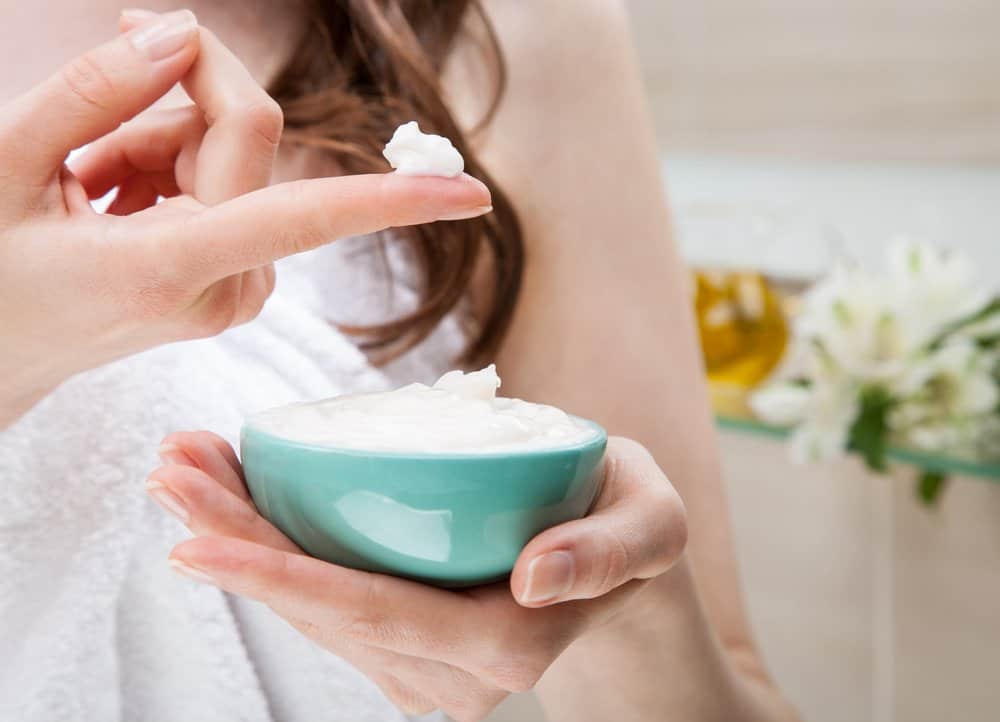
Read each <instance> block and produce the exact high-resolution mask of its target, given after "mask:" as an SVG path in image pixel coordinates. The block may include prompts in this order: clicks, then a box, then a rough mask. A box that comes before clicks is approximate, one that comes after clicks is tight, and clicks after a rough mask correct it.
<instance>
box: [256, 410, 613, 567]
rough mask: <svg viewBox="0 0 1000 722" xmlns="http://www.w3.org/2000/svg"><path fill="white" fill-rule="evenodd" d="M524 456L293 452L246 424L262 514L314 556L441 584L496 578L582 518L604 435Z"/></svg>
mask: <svg viewBox="0 0 1000 722" xmlns="http://www.w3.org/2000/svg"><path fill="white" fill-rule="evenodd" d="M585 423H587V424H590V425H592V426H593V427H594V428H595V430H596V431H597V434H596V436H595V437H594V439H592V440H588V441H586V442H584V443H583V444H579V445H577V446H572V447H565V448H557V449H545V450H532V451H523V452H500V453H487V454H474V453H461V454H460V453H411V452H406V453H398V452H367V451H359V450H356V449H334V448H330V447H325V446H313V445H309V444H299V443H296V442H294V441H289V440H286V439H281V438H278V437H276V436H272V435H269V434H266V433H263V432H261V431H259V430H257V429H254V428H252V427H249V426H244V428H243V431H242V434H241V455H242V458H243V467H244V472H245V474H246V479H247V485H248V486H249V488H250V493H251V494H252V496H253V499H254V502H255V503H256V504H257V507H258V508H259V509H260V511H261V513H262V514H263V515H264V516H265V517H266V518H268V519H269V520H270V521H271V522H272V523H274V524H275V525H276V526H277V527H278V528H280V529H281V530H282V531H283V532H284V533H285V534H287V535H288V536H289V537H290V538H291V539H292V540H294V541H295V543H296V544H298V545H299V546H301V547H302V548H303V549H304V550H305V551H306V552H307V553H309V554H311V555H312V556H315V557H318V558H320V559H324V560H326V561H329V562H332V563H334V564H341V565H344V566H349V567H354V568H357V569H367V570H370V571H378V572H385V573H389V574H395V575H397V576H404V577H409V578H413V579H418V580H420V581H424V582H429V583H432V584H437V585H440V586H467V585H474V584H482V583H486V582H490V581H495V580H498V579H502V578H503V577H505V576H506V575H508V574H509V573H510V570H511V569H512V568H513V565H514V562H515V560H516V559H517V555H518V554H519V553H520V551H521V549H522V548H523V547H524V545H525V544H526V543H527V542H528V541H529V540H530V539H531V538H532V537H534V536H535V535H536V534H538V533H539V532H541V531H543V530H545V529H547V528H549V527H551V526H554V525H556V524H561V523H563V522H566V521H569V520H572V519H577V518H580V517H581V516H583V515H584V514H585V513H586V512H587V510H588V508H589V507H590V505H591V503H592V502H593V499H594V496H595V495H596V493H597V487H598V485H599V483H600V475H601V466H602V464H601V460H602V458H603V455H604V449H605V446H606V444H607V434H606V433H605V432H604V430H603V429H602V428H601V427H600V426H598V425H597V424H593V423H592V422H589V421H585Z"/></svg>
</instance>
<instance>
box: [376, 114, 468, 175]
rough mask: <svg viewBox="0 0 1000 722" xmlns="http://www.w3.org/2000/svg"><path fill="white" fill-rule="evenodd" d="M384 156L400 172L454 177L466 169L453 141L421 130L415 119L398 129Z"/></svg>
mask: <svg viewBox="0 0 1000 722" xmlns="http://www.w3.org/2000/svg"><path fill="white" fill-rule="evenodd" d="M382 155H384V156H385V159H386V160H387V161H389V165H391V166H392V167H393V168H395V169H396V172H397V173H399V174H400V175H431V176H441V177H443V178H454V177H455V176H457V175H460V174H461V173H462V171H463V170H465V159H464V158H462V154H461V153H459V152H458V149H457V148H455V146H454V145H452V143H451V141H450V140H448V139H447V138H445V137H444V136H441V135H434V134H433V133H423V132H421V131H420V126H419V125H417V121H415V120H411V121H410V122H409V123H403V124H402V125H401V126H399V127H398V128H396V132H395V133H393V134H392V138H391V139H390V140H389V142H388V143H386V144H385V148H384V149H383V150H382Z"/></svg>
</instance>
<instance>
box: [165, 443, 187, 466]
mask: <svg viewBox="0 0 1000 722" xmlns="http://www.w3.org/2000/svg"><path fill="white" fill-rule="evenodd" d="M157 453H158V454H159V455H160V458H161V459H163V463H165V464H180V465H182V466H195V463H194V461H193V460H192V459H191V457H190V456H188V455H187V454H185V453H184V452H183V451H181V447H179V446H178V445H177V444H161V445H160V448H159V450H158V451H157Z"/></svg>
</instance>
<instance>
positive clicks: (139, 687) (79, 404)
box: [0, 239, 462, 722]
mask: <svg viewBox="0 0 1000 722" xmlns="http://www.w3.org/2000/svg"><path fill="white" fill-rule="evenodd" d="M393 257H395V258H397V259H398V258H400V256H399V254H395V255H393ZM382 258H383V256H382V255H381V254H379V253H377V252H376V251H375V250H374V244H373V241H372V239H349V240H347V241H340V242H338V243H336V244H334V245H333V246H330V247H327V248H324V249H320V250H319V251H315V252H312V253H310V254H307V255H306V256H302V257H297V258H291V259H286V260H285V261H283V262H282V263H281V264H279V270H278V287H277V290H276V292H275V294H274V296H272V298H271V299H270V300H269V301H268V303H267V305H266V307H265V310H264V312H263V313H262V315H261V317H260V318H258V319H257V320H255V321H254V322H252V323H251V324H249V325H246V326H244V327H241V328H238V329H233V330H231V331H229V332H227V333H225V334H223V335H222V336H220V337H217V338H214V339H207V340H202V341H195V342H186V343H177V344H170V345H168V346H163V347H160V348H158V349H154V350H151V351H148V352H146V353H142V354H139V355H137V356H133V357H131V358H127V359H124V360H121V361H118V362H116V363H113V364H110V365H107V366H104V367H102V368H99V369H95V370H92V371H89V372H86V373H83V374H80V375H78V376H76V377H74V378H72V379H70V380H69V381H67V382H66V383H64V384H63V385H62V386H61V387H60V388H59V389H57V390H56V391H55V392H54V393H53V394H51V395H50V396H49V397H48V398H46V399H45V400H44V401H42V402H41V403H40V404H39V405H37V406H36V407H35V408H34V409H32V410H31V411H30V412H29V413H28V414H27V415H25V416H24V417H22V418H21V419H20V420H18V421H17V422H16V423H15V424H14V425H13V426H12V427H10V428H8V429H6V430H4V431H0V720H4V721H6V720H17V722H63V721H67V722H68V721H70V720H73V721H75V720H88V721H89V720H100V721H101V722H115V721H119V720H120V721H122V722H126V721H127V722H142V721H148V722H184V721H186V720H197V721H198V722H236V721H244V720H245V721H247V722H258V721H260V722H272V721H274V722H277V721H278V720H280V721H281V722H317V720H323V721H324V722H339V721H343V722H365V721H367V720H371V721H372V722H374V721H375V720H378V722H385V721H386V720H393V719H403V718H402V717H401V716H400V715H399V713H398V712H396V711H395V710H394V708H393V707H392V706H391V705H390V704H389V703H388V702H387V701H386V700H385V699H384V698H383V697H382V696H381V694H380V693H379V692H378V690H377V688H375V687H374V685H372V684H371V683H370V682H368V681H367V680H366V679H365V678H364V677H363V676H362V675H361V674H360V673H358V672H356V671H355V670H354V669H353V668H351V667H350V666H349V665H348V664H346V663H345V662H343V661H342V660H340V659H338V658H337V657H335V656H334V655H332V654H330V653H328V652H326V651H324V650H321V649H319V648H318V647H315V646H314V645H312V644H311V643H310V642H308V641H307V640H305V639H304V638H302V637H300V636H299V635H298V634H297V633H296V632H295V631H294V630H292V629H291V627H289V626H288V625H287V624H285V623H284V622H283V621H282V620H280V619H278V618H277V617H276V616H274V615H273V614H272V613H271V612H270V611H269V610H267V609H266V608H264V607H263V606H261V605H257V604H255V603H252V602H248V601H246V600H242V599H237V598H234V597H230V596H228V595H226V594H224V593H222V592H221V591H219V590H217V589H215V588H213V587H211V586H207V585H199V584H196V583H193V582H191V581H190V580H187V579H184V578H181V577H179V576H177V575H176V574H174V573H172V572H171V571H170V570H169V568H168V566H167V564H166V561H165V559H166V555H167V553H168V551H169V550H170V548H171V546H172V545H173V544H175V543H176V542H177V541H179V540H181V539H183V538H184V536H185V535H186V534H187V532H186V531H185V530H184V529H183V527H182V526H181V525H180V524H179V523H177V522H176V521H174V520H173V519H172V518H170V517H168V516H167V515H166V514H164V513H163V512H162V511H161V510H160V509H159V508H158V507H156V506H155V504H153V503H152V502H151V501H150V500H149V499H148V498H147V495H146V494H145V490H144V486H143V480H144V478H145V477H146V475H147V474H148V473H149V471H151V470H152V469H153V468H154V467H155V466H157V465H158V464H159V462H158V460H157V456H156V449H157V447H158V445H159V441H160V439H161V438H162V437H163V436H164V435H165V434H167V433H169V432H170V431H175V430H181V429H198V428H207V429H212V430H214V431H217V432H218V433H220V434H222V435H223V436H225V437H227V438H228V439H229V440H230V441H232V442H235V441H236V436H237V434H238V430H239V426H240V423H241V421H242V418H243V416H244V414H246V413H249V412H252V411H256V410H260V409H262V408H265V407H267V406H271V405H276V404H281V403H287V402H290V401H296V400H304V399H315V398H321V397H325V396H330V395H334V394H339V393H344V392H348V391H357V390H377V389H383V388H388V387H390V386H393V385H398V384H399V383H403V382H409V381H413V380H433V378H434V377H435V376H436V375H438V374H439V373H440V372H441V371H443V370H444V367H445V366H446V365H447V363H448V359H449V358H450V357H451V356H453V354H454V353H455V352H456V351H457V350H458V348H459V346H460V345H461V343H462V334H461V332H460V331H459V329H458V326H457V324H456V322H455V321H454V319H449V320H448V321H446V322H445V323H444V324H442V326H441V327H440V328H439V329H438V330H437V331H436V332H435V333H434V334H433V335H432V337H431V338H430V339H429V340H428V341H427V342H425V343H424V344H422V346H421V347H420V349H418V350H417V352H416V353H414V354H412V355H410V356H409V357H408V358H407V359H405V360H404V361H401V362H398V363H396V364H394V365H392V366H390V367H388V368H385V369H375V368H373V367H372V366H371V365H370V364H369V363H368V361H367V360H366V358H365V357H364V356H363V355H362V354H361V353H360V352H359V351H358V350H357V349H356V348H355V346H354V345H353V344H352V343H351V341H350V340H349V339H347V338H345V337H344V336H343V335H342V334H341V333H340V332H339V331H337V329H336V328H335V326H334V325H332V324H331V323H330V321H329V319H330V318H341V319H345V320H346V319H350V320H355V319H357V312H358V310H359V309H366V311H367V312H368V313H369V314H372V313H373V309H375V311H377V312H379V313H383V312H386V313H391V312H394V311H393V309H396V311H395V312H398V309H399V308H401V307H402V305H405V304H407V303H412V302H413V292H412V290H411V289H410V288H407V287H406V286H405V284H400V283H395V284H393V285H391V286H385V285H383V286H379V284H377V283H374V282H371V283H370V281H373V279H374V276H375V274H376V273H377V272H378V265H379V262H380V261H379V259H382ZM397 272H398V269H397ZM397 280H398V279H397ZM389 288H391V289H392V293H393V294H394V295H392V296H390V295H389V294H388V292H387V289H389ZM362 320H368V319H362Z"/></svg>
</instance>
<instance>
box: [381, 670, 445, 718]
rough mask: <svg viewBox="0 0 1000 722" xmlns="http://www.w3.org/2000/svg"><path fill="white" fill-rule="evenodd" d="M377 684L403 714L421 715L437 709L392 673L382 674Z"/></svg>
mask: <svg viewBox="0 0 1000 722" xmlns="http://www.w3.org/2000/svg"><path fill="white" fill-rule="evenodd" d="M378 686H379V688H380V689H381V690H382V692H383V693H384V694H385V696H386V697H388V698H389V700H390V701H391V702H392V703H393V704H394V705H396V707H398V708H399V709H400V710H401V711H402V712H404V713H405V714H409V715H422V714H427V713H429V712H433V711H434V710H435V709H437V706H436V705H435V704H434V703H433V702H431V701H430V700H429V699H427V698H426V697H424V696H423V695H421V694H419V693H418V692H416V691H415V690H413V689H412V688H410V687H408V686H407V685H405V684H403V683H402V682H401V681H399V679H397V678H396V677H394V676H392V675H388V674H383V675H382V676H381V677H380V679H379V680H378Z"/></svg>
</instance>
